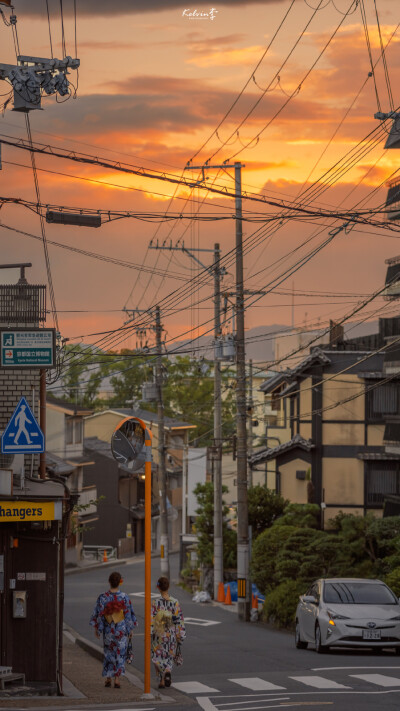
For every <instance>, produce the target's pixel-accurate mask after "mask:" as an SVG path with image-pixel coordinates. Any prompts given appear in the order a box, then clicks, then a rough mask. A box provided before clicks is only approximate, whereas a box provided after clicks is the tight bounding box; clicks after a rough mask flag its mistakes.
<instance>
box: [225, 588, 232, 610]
mask: <svg viewBox="0 0 400 711" xmlns="http://www.w3.org/2000/svg"><path fill="white" fill-rule="evenodd" d="M224 604H225V605H232V599H231V589H230V587H229V585H228V589H227V591H226V596H225V600H224Z"/></svg>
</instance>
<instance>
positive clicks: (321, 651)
mask: <svg viewBox="0 0 400 711" xmlns="http://www.w3.org/2000/svg"><path fill="white" fill-rule="evenodd" d="M327 650H328V647H327V646H326V645H325V644H322V641H321V628H320V626H319V624H318V623H317V624H316V625H315V651H316V652H317V654H324V652H326V651H327Z"/></svg>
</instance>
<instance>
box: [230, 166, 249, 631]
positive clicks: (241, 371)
mask: <svg viewBox="0 0 400 711" xmlns="http://www.w3.org/2000/svg"><path fill="white" fill-rule="evenodd" d="M234 168H235V217H236V383H237V384H236V436H237V454H236V456H237V459H236V461H237V518H238V522H237V536H238V538H237V580H238V615H239V619H241V620H249V619H250V590H249V582H250V580H249V515H248V505H247V430H246V361H245V357H246V353H245V332H244V283H243V228H242V175H241V171H242V164H241V163H239V162H236V163H235V164H234Z"/></svg>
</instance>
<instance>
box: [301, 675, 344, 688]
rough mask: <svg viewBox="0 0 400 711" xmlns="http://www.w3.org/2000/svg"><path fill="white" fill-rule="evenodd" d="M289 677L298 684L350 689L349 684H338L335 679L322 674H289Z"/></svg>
mask: <svg viewBox="0 0 400 711" xmlns="http://www.w3.org/2000/svg"><path fill="white" fill-rule="evenodd" d="M289 679H293V680H294V681H299V682H300V684H305V685H306V686H312V687H313V688H314V689H351V686H345V685H344V684H338V683H337V682H336V681H331V680H330V679H324V677H323V676H290V677H289Z"/></svg>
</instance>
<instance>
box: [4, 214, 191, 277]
mask: <svg viewBox="0 0 400 711" xmlns="http://www.w3.org/2000/svg"><path fill="white" fill-rule="evenodd" d="M1 228H4V229H6V230H10V231H12V232H16V233H18V234H21V235H23V236H24V237H31V238H33V239H35V240H39V241H42V238H41V237H39V236H38V235H34V234H32V233H31V232H26V231H25V230H20V229H17V228H16V227H13V226H11V225H7V224H5V223H4V222H0V229H1ZM47 243H48V244H51V245H53V246H54V247H59V248H60V249H66V250H68V251H70V252H74V253H76V254H79V255H82V256H84V257H91V258H92V259H99V260H100V261H103V262H107V263H109V264H115V265H116V266H119V267H126V268H128V269H135V270H137V271H144V272H146V273H150V274H152V275H157V276H164V271H162V270H156V269H155V268H153V267H144V266H143V265H141V264H135V263H134V262H128V261H126V260H122V259H116V258H115V257H111V256H108V255H105V254H99V253H97V252H89V251H88V250H85V249H81V248H79V247H74V246H72V245H68V244H62V243H61V242H54V241H52V240H49V239H48V240H47ZM168 276H171V278H172V279H178V280H180V281H184V282H185V283H186V277H185V276H183V275H179V274H177V273H175V272H169V273H168Z"/></svg>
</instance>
